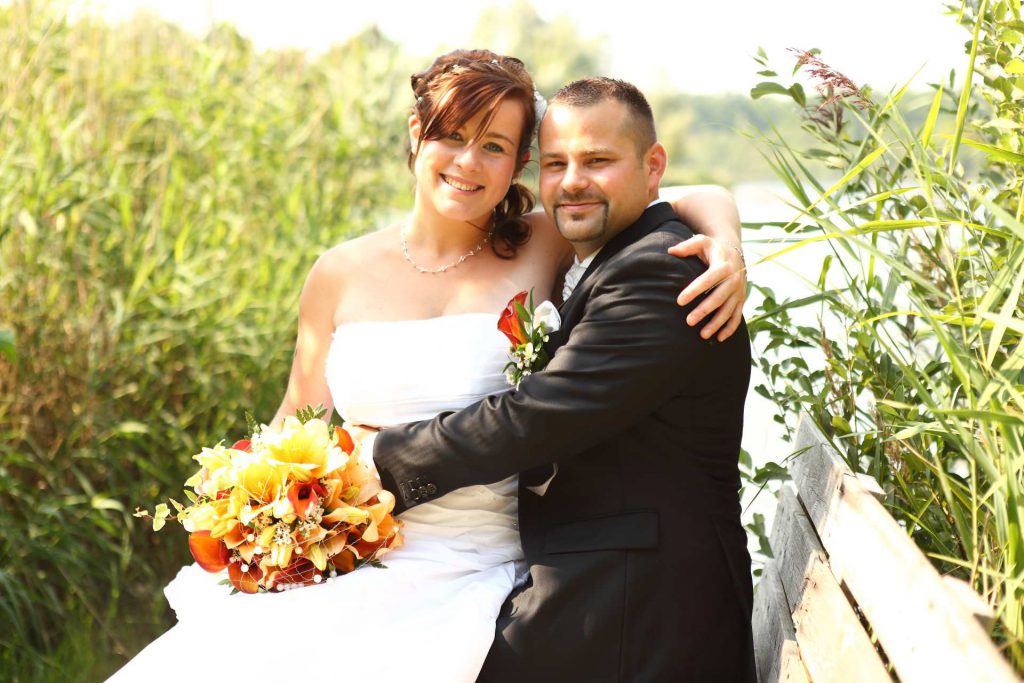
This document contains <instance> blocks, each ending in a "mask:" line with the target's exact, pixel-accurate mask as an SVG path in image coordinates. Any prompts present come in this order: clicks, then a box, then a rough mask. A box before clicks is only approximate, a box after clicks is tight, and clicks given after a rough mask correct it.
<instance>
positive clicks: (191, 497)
mask: <svg viewBox="0 0 1024 683" xmlns="http://www.w3.org/2000/svg"><path fill="white" fill-rule="evenodd" d="M183 493H184V494H185V497H186V498H188V499H189V502H191V503H193V504H195V502H196V494H195V493H194V492H193V491H189V490H188V489H185V490H184V491H183Z"/></svg>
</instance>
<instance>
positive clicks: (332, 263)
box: [310, 225, 399, 284]
mask: <svg viewBox="0 0 1024 683" xmlns="http://www.w3.org/2000/svg"><path fill="white" fill-rule="evenodd" d="M398 230H399V226H398V225H389V226H387V227H384V228H381V229H379V230H374V231H373V232H368V233H366V234H363V235H360V236H359V237H353V238H352V239H349V240H346V241H344V242H339V243H338V244H336V245H334V246H333V247H331V248H330V249H328V250H327V251H325V252H324V253H322V254H321V255H320V257H319V258H318V259H317V260H316V263H314V264H313V269H312V270H311V271H310V277H311V278H312V277H316V278H317V279H323V280H328V281H330V282H331V283H332V284H338V283H340V282H342V281H343V280H344V277H345V276H346V275H348V276H351V275H353V274H355V275H358V274H359V273H360V272H361V270H362V269H363V268H366V267H368V266H369V264H373V263H380V262H381V260H382V259H383V257H385V256H387V255H388V253H389V252H390V251H392V250H394V249H395V248H396V247H395V245H396V244H398Z"/></svg>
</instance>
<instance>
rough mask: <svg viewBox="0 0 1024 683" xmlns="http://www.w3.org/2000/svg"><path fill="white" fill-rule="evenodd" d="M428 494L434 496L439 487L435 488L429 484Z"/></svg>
mask: <svg viewBox="0 0 1024 683" xmlns="http://www.w3.org/2000/svg"><path fill="white" fill-rule="evenodd" d="M427 493H429V494H430V495H434V494H435V493H437V486H435V485H434V484H427Z"/></svg>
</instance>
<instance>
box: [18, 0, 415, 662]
mask: <svg viewBox="0 0 1024 683" xmlns="http://www.w3.org/2000/svg"><path fill="white" fill-rule="evenodd" d="M0 64H2V65H3V69H2V71H0V515H2V522H0V679H3V680H14V681H29V680H32V681H34V680H60V681H73V680H95V679H97V678H101V677H103V676H104V675H106V674H109V673H110V672H111V671H112V670H113V668H115V667H116V666H118V665H119V664H120V663H121V662H123V660H124V658H125V657H126V656H129V655H131V654H133V653H134V652H135V651H137V650H138V649H139V648H140V647H141V645H142V644H144V643H145V642H147V641H149V640H150V639H152V638H153V637H154V636H155V635H156V634H158V633H160V632H161V631H162V630H164V629H165V628H167V627H168V626H169V625H170V624H171V623H172V617H171V615H170V613H169V610H168V609H167V608H166V606H165V603H164V600H163V596H162V594H161V592H160V590H159V589H160V587H161V586H162V585H163V584H164V583H166V582H167V580H169V579H170V578H171V577H172V576H173V573H174V570H175V568H176V567H178V566H180V565H181V564H183V563H184V562H185V560H186V559H187V550H186V549H185V545H184V544H183V543H182V542H181V539H180V538H177V539H175V538H171V537H167V538H163V537H162V536H155V535H153V534H151V533H149V532H148V531H147V529H146V528H145V525H144V524H142V523H140V522H139V520H135V519H132V518H131V516H130V513H131V510H132V509H133V507H134V505H136V504H138V503H143V502H145V501H153V500H157V499H161V498H164V497H166V496H167V495H169V494H176V493H180V486H181V482H182V481H183V480H184V476H185V474H186V471H187V470H188V468H189V465H190V464H191V463H190V455H191V454H192V453H194V452H196V451H197V450H198V448H199V445H200V444H208V443H211V442H216V441H218V440H220V439H221V438H224V437H226V436H229V435H230V434H233V433H239V432H241V431H242V430H243V429H244V422H243V421H241V418H242V415H243V410H246V409H249V410H252V411H253V412H254V413H255V414H256V415H257V416H263V419H269V416H270V415H271V414H272V412H273V410H274V409H275V408H276V406H277V403H278V401H279V400H280V398H281V394H282V391H283V388H284V384H285V380H286V375H287V372H288V368H289V366H290V361H291V353H292V348H293V347H292V344H293V338H294V325H295V319H296V304H297V300H298V293H299V290H300V288H301V285H302V280H303V278H304V276H305V273H306V272H307V271H308V269H309V267H310V266H311V265H312V262H313V260H314V259H315V258H316V256H317V255H318V254H319V253H320V252H322V251H323V250H324V249H325V248H327V247H329V246H331V245H332V244H334V243H336V242H338V241H340V240H342V239H345V238H347V237H349V236H352V235H355V234H358V233H360V232H363V231H366V230H368V229H372V228H374V227H376V223H377V221H379V220H380V215H379V214H380V211H381V210H382V209H384V208H386V207H389V206H393V205H394V204H395V203H396V202H398V203H402V202H406V201H407V195H408V194H409V193H408V189H409V187H411V178H410V177H409V176H408V175H407V174H406V173H407V172H406V171H405V169H404V148H403V145H404V126H403V118H404V117H403V114H404V112H405V110H406V107H407V105H408V102H407V101H406V100H407V97H406V93H407V88H408V81H407V74H408V73H410V72H411V71H412V68H410V67H409V66H408V65H402V64H401V63H400V58H399V56H398V52H397V50H396V49H395V48H394V46H392V45H390V44H389V43H387V41H385V40H384V39H383V38H382V37H381V36H380V35H378V34H376V33H373V32H370V33H367V34H364V35H362V36H359V37H357V38H355V39H353V40H351V41H350V42H349V43H347V44H345V45H344V46H342V47H339V48H337V49H335V50H333V51H331V52H329V53H327V54H325V55H323V56H321V57H319V58H316V59H310V58H308V57H306V56H304V55H303V54H300V53H292V52H263V53H260V52H257V51H255V50H254V49H253V47H252V45H251V44H250V43H249V42H248V41H246V40H244V39H243V38H241V37H240V36H239V35H237V33H235V32H234V30H233V29H231V28H229V27H219V28H217V29H216V30H214V31H212V32H211V33H210V34H209V35H208V36H206V37H204V38H196V37H193V36H191V35H189V34H187V33H184V32H182V31H181V30H179V29H177V28H175V27H173V26H171V25H167V24H163V23H160V22H158V21H156V20H154V19H146V18H139V19H136V20H134V21H132V22H129V23H127V24H125V25H123V26H117V27H110V26H107V25H105V24H103V23H100V22H97V21H94V20H89V19H83V20H82V21H80V22H76V23H75V24H74V25H71V24H69V23H68V22H67V21H66V20H65V19H64V18H63V17H62V16H61V14H60V12H59V11H57V10H55V9H53V8H52V7H51V6H49V5H48V4H46V3H27V2H16V3H14V4H12V5H7V6H0Z"/></svg>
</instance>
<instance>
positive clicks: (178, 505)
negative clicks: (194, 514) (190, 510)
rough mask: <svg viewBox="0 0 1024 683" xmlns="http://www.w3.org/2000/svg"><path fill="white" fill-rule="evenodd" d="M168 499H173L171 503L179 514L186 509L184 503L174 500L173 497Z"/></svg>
mask: <svg viewBox="0 0 1024 683" xmlns="http://www.w3.org/2000/svg"><path fill="white" fill-rule="evenodd" d="M168 500H169V501H171V505H173V506H174V509H175V510H176V511H177V512H178V514H181V511H182V510H184V509H185V506H184V505H182V504H181V503H179V502H178V501H176V500H174V499H173V498H168Z"/></svg>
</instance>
